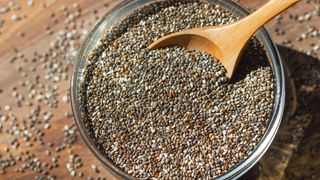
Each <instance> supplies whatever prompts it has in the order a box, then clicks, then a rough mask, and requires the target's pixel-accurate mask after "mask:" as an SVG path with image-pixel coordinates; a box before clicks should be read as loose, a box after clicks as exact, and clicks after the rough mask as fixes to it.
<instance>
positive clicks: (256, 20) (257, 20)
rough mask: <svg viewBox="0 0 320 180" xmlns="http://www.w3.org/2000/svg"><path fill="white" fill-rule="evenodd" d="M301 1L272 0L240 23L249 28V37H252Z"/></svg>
mask: <svg viewBox="0 0 320 180" xmlns="http://www.w3.org/2000/svg"><path fill="white" fill-rule="evenodd" d="M299 1H300V0H270V1H269V2H267V3H266V4H265V5H264V6H262V7H261V8H259V9H258V10H257V11H255V12H253V13H252V14H250V15H249V16H247V17H245V18H244V19H242V20H240V21H241V22H240V23H241V24H242V25H243V26H244V27H246V28H248V29H247V30H248V31H247V32H248V33H250V34H248V36H249V37H251V36H252V35H253V34H254V33H255V32H256V31H257V30H258V29H259V28H260V27H262V26H263V25H264V24H265V23H267V22H268V21H270V20H271V19H272V18H273V17H275V16H277V15H278V14H280V13H281V12H283V11H284V10H286V9H288V8H289V7H291V6H292V5H294V4H295V3H297V2H299Z"/></svg>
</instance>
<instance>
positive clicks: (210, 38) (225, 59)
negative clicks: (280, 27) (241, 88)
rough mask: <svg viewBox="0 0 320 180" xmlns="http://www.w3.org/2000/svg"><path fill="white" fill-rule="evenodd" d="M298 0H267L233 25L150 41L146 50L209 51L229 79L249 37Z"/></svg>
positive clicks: (173, 34) (196, 30)
mask: <svg viewBox="0 0 320 180" xmlns="http://www.w3.org/2000/svg"><path fill="white" fill-rule="evenodd" d="M299 1H300V0H270V1H269V2H268V3H266V4H265V5H264V6H262V7H261V8H260V9H258V10H257V11H255V12H254V13H252V14H250V15H249V16H247V17H245V18H243V19H241V20H239V21H236V22H234V23H230V24H227V25H221V26H209V27H203V28H195V29H189V30H184V31H180V32H177V33H172V34H169V35H167V36H165V37H163V38H160V39H158V40H157V41H155V42H153V43H152V44H151V45H150V46H149V47H148V48H149V49H158V48H164V47H168V46H181V47H185V48H187V49H188V50H199V51H203V52H208V53H209V54H211V55H212V56H214V57H216V58H218V60H219V61H220V62H221V63H222V64H223V65H224V67H225V68H226V70H227V76H228V77H229V78H231V77H232V75H233V73H234V70H235V68H236V66H237V65H238V62H239V59H240V57H241V54H242V52H243V50H244V47H245V45H246V44H247V42H248V41H249V39H250V38H251V37H252V35H253V34H254V33H255V32H256V31H257V30H258V29H259V28H260V27H261V26H263V25H264V24H265V23H267V22H268V21H269V20H271V19H272V18H273V17H275V16H276V15H278V14H280V13H281V12H282V11H284V10H286V9H288V8H289V7H290V6H292V5H294V4H295V3H297V2H299Z"/></svg>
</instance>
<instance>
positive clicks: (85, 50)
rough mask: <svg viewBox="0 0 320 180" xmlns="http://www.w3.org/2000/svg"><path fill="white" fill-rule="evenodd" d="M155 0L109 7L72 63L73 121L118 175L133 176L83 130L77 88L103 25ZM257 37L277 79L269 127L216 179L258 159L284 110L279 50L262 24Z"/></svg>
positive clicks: (229, 5)
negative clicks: (245, 152)
mask: <svg viewBox="0 0 320 180" xmlns="http://www.w3.org/2000/svg"><path fill="white" fill-rule="evenodd" d="M155 1H156V0H127V1H124V2H122V3H120V4H118V5H117V6H116V7H114V8H113V9H112V10H111V11H109V12H108V13H107V14H106V15H105V16H104V17H103V18H101V19H100V20H99V21H98V23H97V24H96V25H95V26H94V28H93V29H92V30H91V31H90V33H89V34H88V37H87V39H86V41H85V42H84V44H83V45H82V47H81V50H80V51H79V53H78V61H77V62H76V64H75V67H74V71H73V76H72V79H71V99H72V109H73V113H74V117H75V121H76V124H77V126H78V129H79V131H80V134H81V136H82V138H83V139H84V141H85V142H86V144H87V146H88V147H89V148H90V150H91V151H92V152H93V154H94V155H95V156H96V157H97V158H98V159H99V160H100V161H101V162H102V163H103V164H104V166H105V167H106V168H107V169H109V170H111V172H112V173H113V174H114V175H116V176H118V177H119V178H124V179H132V177H130V176H129V175H127V174H126V173H124V172H123V171H122V170H121V169H119V168H118V167H117V166H116V165H115V164H114V163H113V162H112V161H111V160H110V159H108V158H106V157H105V156H104V155H103V154H102V153H101V152H100V151H99V150H98V149H97V148H96V147H95V145H94V143H93V141H92V140H91V137H90V136H89V132H88V131H87V130H86V127H85V125H84V122H83V119H82V117H81V113H80V102H79V88H80V81H81V80H83V78H82V74H81V69H83V67H84V66H85V64H86V61H87V55H88V54H89V53H90V51H91V50H92V49H93V48H94V47H95V45H96V44H97V43H98V42H99V40H100V38H101V36H103V34H104V32H105V30H106V29H108V28H110V27H112V26H113V25H114V24H115V23H117V22H119V21H121V20H122V19H123V18H125V17H126V16H127V15H128V14H130V13H131V12H133V11H134V10H136V9H138V8H140V7H142V6H144V5H147V4H149V3H153V2H155ZM207 1H208V2H211V3H215V4H219V5H221V6H222V7H225V8H226V9H228V10H230V11H232V12H234V13H235V14H236V15H238V16H239V17H244V16H246V15H248V14H249V11H248V10H246V9H245V8H244V7H243V6H241V5H240V4H238V3H236V2H233V1H232V0H207ZM256 36H257V38H258V40H259V41H260V42H261V44H262V45H263V46H264V48H265V51H266V54H267V56H268V60H269V63H270V64H271V67H272V70H273V73H274V77H275V79H276V80H275V81H276V90H275V100H274V105H273V113H272V116H271V119H270V123H269V127H268V129H267V131H266V133H265V135H264V137H263V138H262V140H261V141H260V143H259V144H258V145H257V147H256V148H255V150H254V151H253V152H252V153H251V154H250V155H249V156H248V157H247V158H246V159H245V160H244V161H243V162H242V163H240V164H239V165H237V166H236V167H234V168H233V169H231V170H230V171H229V172H227V173H226V174H224V175H223V176H220V177H219V178H218V179H231V178H237V177H240V176H241V175H243V174H244V173H245V172H247V171H248V170H249V169H250V168H251V167H252V166H253V165H254V164H255V163H257V162H258V160H259V159H260V158H261V157H262V156H263V154H264V153H265V152H266V151H267V149H268V147H269V146H270V145H271V142H272V140H273V139H274V137H275V135H276V132H277V130H278V128H279V125H280V122H281V119H282V115H283V111H284V99H285V80H284V71H283V65H282V62H281V59H280V57H279V53H278V50H277V48H276V45H275V44H274V43H273V41H272V39H271V37H270V36H269V34H268V33H267V31H266V30H265V29H264V28H262V29H261V30H259V31H258V32H257V34H256Z"/></svg>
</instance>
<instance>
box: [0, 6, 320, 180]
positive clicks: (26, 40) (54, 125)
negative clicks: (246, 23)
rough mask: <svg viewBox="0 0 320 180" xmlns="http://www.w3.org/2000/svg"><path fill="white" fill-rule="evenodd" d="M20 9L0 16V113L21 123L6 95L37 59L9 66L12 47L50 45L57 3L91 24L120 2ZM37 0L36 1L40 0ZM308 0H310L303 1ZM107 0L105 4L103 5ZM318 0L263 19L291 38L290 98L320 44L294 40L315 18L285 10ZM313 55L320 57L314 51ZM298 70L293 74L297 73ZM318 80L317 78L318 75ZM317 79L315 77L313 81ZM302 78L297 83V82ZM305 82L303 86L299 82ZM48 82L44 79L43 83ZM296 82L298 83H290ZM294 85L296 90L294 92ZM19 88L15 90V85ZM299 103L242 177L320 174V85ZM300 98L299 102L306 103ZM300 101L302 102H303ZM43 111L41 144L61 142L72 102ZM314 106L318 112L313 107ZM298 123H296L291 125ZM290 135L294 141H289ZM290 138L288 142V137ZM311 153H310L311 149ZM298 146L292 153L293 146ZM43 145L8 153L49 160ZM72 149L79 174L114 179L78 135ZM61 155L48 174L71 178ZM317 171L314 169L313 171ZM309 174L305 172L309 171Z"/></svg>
mask: <svg viewBox="0 0 320 180" xmlns="http://www.w3.org/2000/svg"><path fill="white" fill-rule="evenodd" d="M8 2H9V0H2V1H0V6H2V5H4V4H7V3H8ZM15 2H18V3H19V4H20V5H21V6H22V8H21V10H20V11H17V12H16V13H17V14H21V15H27V17H26V18H24V19H23V20H21V21H19V22H13V21H11V20H10V18H11V15H12V12H9V13H5V14H1V15H0V19H2V20H5V23H4V25H3V27H0V89H1V90H2V91H3V92H2V93H0V99H1V101H0V108H1V109H0V114H2V113H3V114H5V113H6V112H5V111H4V106H5V105H11V107H12V112H13V113H14V114H15V115H16V116H17V119H18V121H22V120H23V119H24V118H25V116H26V114H27V113H28V112H30V107H25V106H22V107H21V108H18V107H16V105H15V102H14V101H13V98H12V97H11V88H12V87H13V86H17V81H27V80H28V79H31V78H33V76H32V75H31V74H30V73H29V76H27V77H21V76H20V74H18V73H17V71H16V70H15V68H16V67H17V66H18V65H19V66H21V67H22V68H23V69H28V68H30V67H33V66H39V63H38V64H37V63H35V64H34V63H31V62H30V60H29V61H28V62H16V63H14V64H12V63H10V62H9V61H10V59H11V58H12V57H13V56H14V55H15V52H14V48H15V49H18V50H19V51H20V52H23V53H24V54H25V56H26V57H31V55H32V53H33V52H34V51H38V52H41V51H42V50H44V49H47V48H48V46H49V42H50V40H51V39H52V38H53V37H54V35H48V34H47V33H46V30H45V25H47V24H49V26H50V28H51V29H52V30H54V31H55V30H59V29H61V28H62V24H63V21H64V17H63V15H62V13H59V8H60V6H61V5H63V4H66V5H68V4H69V5H70V4H72V3H73V2H78V3H79V4H80V7H81V8H82V16H81V17H80V19H79V20H81V19H87V20H88V19H92V22H94V21H95V18H96V16H99V15H102V14H104V13H105V12H106V11H108V9H109V8H111V7H112V6H114V5H115V4H117V3H119V1H118V0H114V1H112V0H99V1H97V0H77V1H63V0H45V1H44V0H43V1H36V0H35V1H34V2H35V5H34V6H33V7H28V6H27V2H26V1H25V0H17V1H15ZM40 2H41V3H40ZM43 2H45V4H46V8H45V9H43V8H41V4H42V3H43ZM241 2H242V3H243V4H244V5H246V6H248V7H252V8H255V7H259V6H261V5H262V4H263V3H265V2H267V0H242V1H241ZM308 2H309V3H308ZM106 4H108V5H106ZM319 4H320V1H319V0H313V1H311V0H309V1H307V0H304V1H303V2H301V3H300V4H299V5H296V6H295V7H293V8H292V9H290V10H289V11H287V12H285V13H284V19H283V20H282V21H281V24H280V25H279V24H277V21H276V20H273V21H271V22H270V23H268V25H267V28H268V29H269V30H270V32H271V34H272V35H273V38H274V39H275V41H276V42H277V43H278V44H281V43H282V42H283V40H285V39H289V40H292V41H294V43H293V44H294V45H293V47H280V50H281V54H282V56H283V57H284V59H285V61H286V62H287V63H288V67H289V70H290V71H291V73H292V76H291V77H290V80H291V81H290V82H291V84H290V82H289V85H291V86H290V87H291V88H290V89H289V91H291V94H292V96H291V97H294V96H295V95H296V94H297V93H299V92H300V93H301V92H304V91H306V89H308V87H309V85H310V84H308V83H307V80H308V78H310V77H309V76H308V75H306V76H305V77H306V79H307V80H305V81H303V79H302V80H301V79H300V78H301V77H304V75H303V73H304V72H300V71H299V69H298V70H297V67H296V66H297V63H302V64H307V65H308V64H310V65H312V66H313V67H314V68H315V69H314V71H318V72H320V64H319V62H320V61H319V60H317V59H316V58H312V57H311V56H307V55H303V54H302V53H301V52H302V51H303V50H308V49H310V45H311V44H312V43H318V44H319V43H320V38H319V37H318V39H316V40H315V39H308V40H304V41H302V42H296V41H295V38H296V37H298V36H300V34H301V33H302V32H305V31H307V28H308V25H309V26H311V25H312V26H315V27H316V28H318V29H319V28H320V23H319V22H320V18H319V17H313V18H312V19H311V20H310V21H308V22H304V23H297V22H296V21H294V20H292V19H290V18H289V14H290V13H291V14H299V15H302V14H304V13H305V12H313V11H314V10H315V5H319ZM94 10H97V13H96V14H95V13H93V12H94ZM49 12H55V13H56V19H57V20H58V22H57V23H54V22H52V20H51V19H50V17H49V15H48V13H49ZM92 26H93V25H92V24H87V25H86V26H85V28H86V29H89V27H92ZM276 28H280V29H281V30H285V35H284V36H278V35H276V33H275V31H274V30H275V29H276ZM21 32H22V33H24V36H23V37H21V36H20V35H19V34H21ZM290 49H291V50H292V51H294V52H293V55H291V56H289V55H288V54H292V53H290V52H288V51H289V50H290ZM315 56H318V57H319V51H318V53H317V54H315ZM69 69H70V70H68V73H69V76H70V75H71V69H72V65H70V66H69ZM42 71H43V70H42V69H41V68H39V69H37V70H36V72H35V74H42V73H43V72H42ZM297 72H299V73H298V74H296V73H297ZM318 78H320V77H318ZM318 81H319V79H318ZM301 82H302V84H301ZM304 82H305V83H306V84H305V86H303V85H304V84H303V83H304ZM42 83H44V84H45V83H48V82H42ZM293 83H297V84H298V85H294V84H293ZM59 87H60V89H59V90H58V93H59V100H61V98H62V97H63V95H65V94H67V92H68V91H69V80H65V81H61V82H60V83H59ZM294 87H295V88H297V92H296V91H295V90H294V89H295V88H294ZM309 89H310V88H309ZM18 91H19V88H18ZM20 93H21V94H24V95H27V93H28V92H20ZM297 98H298V102H294V100H295V99H294V98H293V99H291V101H290V102H289V103H288V106H289V111H290V112H289V113H288V114H289V115H288V114H287V116H286V117H285V122H284V123H283V124H282V127H281V129H280V132H279V134H278V136H277V137H276V140H275V142H274V143H273V144H272V147H271V148H270V151H268V153H267V154H266V155H265V156H264V157H263V158H262V160H261V161H260V162H259V165H258V166H256V167H255V168H253V171H251V172H250V173H249V174H248V175H246V176H245V177H255V178H261V179H279V178H284V179H285V178H288V179H291V177H301V176H305V177H311V176H313V177H317V178H319V177H320V174H319V173H318V174H316V173H317V172H316V170H317V168H319V167H320V164H319V162H320V159H319V157H320V156H319V151H317V146H320V144H319V138H320V137H319V134H317V133H316V132H320V131H319V130H320V129H319V128H320V125H319V122H317V121H316V120H317V119H318V120H319V119H320V114H319V109H320V93H319V87H316V88H313V89H312V88H311V90H310V91H308V93H305V96H303V97H297ZM299 98H303V99H305V101H306V103H310V104H311V103H312V104H313V106H312V108H311V110H310V111H308V112H306V113H309V114H310V113H311V115H312V116H314V117H313V118H309V119H307V120H305V121H303V123H301V122H300V121H297V120H296V119H297V118H294V117H295V116H301V117H302V116H303V115H305V114H303V113H298V114H297V113H296V112H293V111H295V109H296V108H297V107H298V108H301V107H305V106H304V105H301V104H299ZM305 101H303V103H305ZM303 103H302V104H303ZM42 110H43V111H51V112H52V113H53V118H52V120H51V128H50V129H49V130H48V131H46V134H45V136H44V138H43V140H44V142H46V143H47V142H53V143H55V144H61V143H62V141H63V133H62V131H63V127H64V125H65V124H71V123H72V121H73V120H72V119H71V118H67V117H65V115H64V114H65V113H66V112H71V105H70V104H69V103H59V106H58V108H56V109H54V110H50V109H49V108H47V107H43V109H42ZM317 110H318V111H317ZM296 124H298V125H299V126H298V125H296ZM300 125H301V126H303V127H306V129H307V130H305V129H302V130H301V131H296V130H295V128H300ZM3 126H4V127H8V126H9V124H8V123H6V124H3ZM292 136H294V137H295V138H296V139H295V140H294V141H293V140H290V139H291V138H292ZM8 139H10V135H9V134H7V133H5V132H2V133H0V155H1V156H2V157H4V156H6V155H8V152H5V151H3V149H4V148H5V147H7V146H8V147H9V144H8ZM288 139H289V140H288ZM309 146H312V147H313V149H315V150H313V149H312V148H311V150H313V151H314V153H309V152H310V148H309ZM295 148H297V149H298V150H297V151H294V149H295ZM46 149H48V147H46V146H40V145H36V144H35V145H34V146H33V147H26V146H24V145H23V144H21V145H20V147H19V148H18V150H12V151H11V152H10V153H12V155H16V154H18V153H20V152H21V151H26V150H29V152H32V153H34V154H35V155H36V156H37V157H38V158H39V159H41V160H42V161H48V162H49V161H51V158H50V157H48V156H47V155H45V153H44V151H45V150H46ZM72 150H73V151H74V152H75V153H77V154H79V156H80V157H81V158H82V161H83V163H84V166H83V167H82V168H80V169H79V170H77V171H79V172H84V173H85V176H94V177H106V178H107V179H116V178H115V177H114V176H112V175H111V174H110V173H109V172H108V171H107V170H105V169H104V168H103V167H102V166H101V164H100V163H99V162H98V160H97V159H96V158H95V157H94V156H93V154H92V153H91V152H90V151H89V149H88V148H87V147H86V145H85V143H84V142H83V141H82V139H81V138H80V136H79V138H78V141H77V142H76V143H75V144H74V145H73V146H72ZM58 155H59V156H60V159H59V164H60V166H59V167H58V168H56V169H54V170H53V171H52V174H54V175H56V176H57V178H58V179H66V178H70V175H69V172H68V171H67V170H66V167H65V164H66V162H67V160H68V156H69V152H68V151H67V150H66V151H62V152H59V153H58ZM91 164H96V165H97V166H98V169H99V170H100V171H99V173H96V172H94V171H93V170H92V169H91V168H90V166H91ZM315 169H316V170H315ZM309 172H310V173H309ZM36 175H37V173H35V172H33V171H26V172H25V173H17V172H15V168H9V169H8V170H7V172H6V174H3V175H0V179H32V178H34V177H35V176H36Z"/></svg>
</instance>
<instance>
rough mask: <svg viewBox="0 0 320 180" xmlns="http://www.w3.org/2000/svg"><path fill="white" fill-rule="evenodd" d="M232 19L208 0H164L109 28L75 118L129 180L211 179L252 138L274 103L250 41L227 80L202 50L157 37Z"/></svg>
mask: <svg viewBox="0 0 320 180" xmlns="http://www.w3.org/2000/svg"><path fill="white" fill-rule="evenodd" d="M235 20H237V17H236V16H235V15H234V14H232V13H231V12H229V11H228V10H226V9H224V8H222V7H220V6H218V5H215V4H210V3H208V2H198V1H194V2H191V1H181V2H176V1H167V2H158V3H153V4H151V5H148V6H146V7H144V8H142V9H139V10H137V11H136V12H135V13H133V14H132V15H130V16H128V17H127V18H125V19H124V20H122V22H120V23H119V24H117V25H115V26H114V27H113V28H111V29H110V30H108V31H107V32H106V34H105V35H104V36H103V37H102V39H101V40H100V43H99V44H98V45H97V46H96V48H95V49H94V50H92V51H91V53H90V54H89V56H88V61H87V64H86V66H85V67H84V68H83V71H82V75H83V78H82V79H83V80H82V81H81V88H80V94H81V97H80V102H81V112H82V116H83V121H84V123H85V125H86V128H87V129H88V131H89V132H90V135H91V138H92V139H93V141H94V142H95V144H96V146H97V148H99V149H100V151H101V152H102V153H103V154H104V155H105V156H106V157H107V158H109V159H111V160H112V161H113V162H114V163H115V164H117V165H118V166H119V167H120V168H121V169H122V170H123V171H124V172H126V173H127V174H129V175H131V176H133V177H136V178H160V179H168V178H179V179H190V178H209V179H210V178H215V177H218V176H221V175H222V174H224V173H226V172H228V171H229V170H230V169H231V168H233V167H235V166H236V165H238V164H239V163H241V162H242V161H243V160H245V158H246V157H248V156H249V155H250V154H251V152H252V151H253V150H254V149H255V147H256V146H257V144H259V142H260V140H261V138H262V136H263V135H264V133H265V131H266V129H267V126H268V124H269V119H270V116H271V112H272V105H273V101H274V90H275V85H274V77H273V73H272V69H271V67H270V65H269V64H268V58H267V56H266V53H265V51H264V49H263V47H262V45H261V44H260V43H259V41H258V40H257V39H256V38H252V40H251V42H250V43H249V44H248V46H247V48H246V50H245V52H244V54H243V58H242V60H241V62H240V65H239V66H238V70H237V72H236V73H235V77H234V78H233V79H231V80H230V79H228V78H227V76H226V71H225V69H224V67H223V65H222V64H221V63H220V62H219V61H218V60H217V59H215V58H214V57H211V56H210V55H209V54H206V53H203V52H198V51H187V50H186V49H184V48H181V47H169V48H165V49H158V50H153V51H150V50H148V49H147V47H148V45H149V44H151V43H152V42H153V41H155V40H156V39H158V38H160V37H162V36H164V35H167V34H169V33H172V32H177V31H180V30H183V29H189V28H196V27H203V26H214V25H222V24H226V23H230V22H233V21H235Z"/></svg>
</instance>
